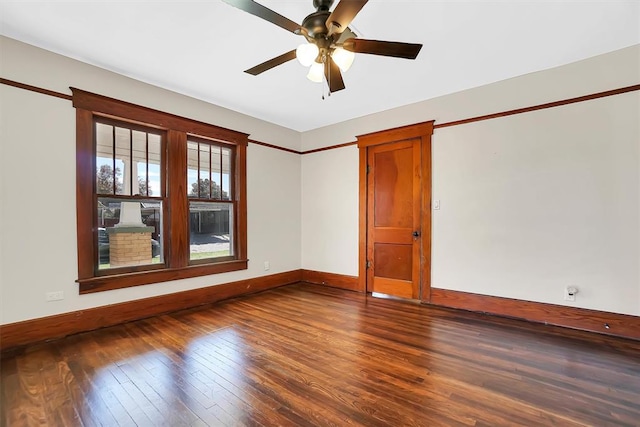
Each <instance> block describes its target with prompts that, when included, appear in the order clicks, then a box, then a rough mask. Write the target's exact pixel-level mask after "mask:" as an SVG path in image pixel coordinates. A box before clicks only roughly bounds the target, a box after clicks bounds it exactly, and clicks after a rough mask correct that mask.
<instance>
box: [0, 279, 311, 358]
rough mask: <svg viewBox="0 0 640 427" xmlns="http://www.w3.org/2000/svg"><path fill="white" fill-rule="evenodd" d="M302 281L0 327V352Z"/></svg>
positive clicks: (232, 286) (249, 282) (221, 288)
mask: <svg viewBox="0 0 640 427" xmlns="http://www.w3.org/2000/svg"><path fill="white" fill-rule="evenodd" d="M301 280H302V271H301V270H294V271H289V272H286V273H279V274H273V275H270V276H262V277H256V278H253V279H246V280H240V281H237V282H231V283H225V284H222V285H215V286H209V287H206V288H200V289H193V290H190V291H183V292H177V293H173V294H167V295H160V296H157V297H152V298H144V299H140V300H135V301H127V302H122V303H118V304H111V305H106V306H102V307H95V308H90V309H87V310H80V311H73V312H70V313H63V314H58V315H54V316H48V317H42V318H39V319H31V320H25V321H22V322H16V323H9V324H6V325H1V326H0V351H6V350H9V349H12V348H15V347H20V346H23V345H27V344H33V343H37V342H40V341H47V340H51V339H56V338H62V337H64V336H67V335H71V334H77V333H79V332H87V331H92V330H94V329H99V328H104V327H106V326H113V325H117V324H120V323H125V322H130V321H132V320H139V319H144V318H147V317H152V316H157V315H160V314H166V313H170V312H173V311H178V310H183V309H186V308H192V307H197V306H199V305H204V304H210V303H213V302H216V301H221V300H224V299H229V298H233V297H237V296H241V295H248V294H252V293H255V292H260V291H264V290H267V289H272V288H276V287H279V286H283V285H288V284H291V283H296V282H299V281H301Z"/></svg>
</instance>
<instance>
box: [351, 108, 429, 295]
mask: <svg viewBox="0 0 640 427" xmlns="http://www.w3.org/2000/svg"><path fill="white" fill-rule="evenodd" d="M433 122H434V121H433V120H432V121H428V122H423V123H417V124H413V125H408V126H403V127H398V128H393V129H388V130H383V131H379V132H373V133H368V134H365V135H359V136H357V139H358V150H359V156H360V164H359V181H360V182H359V224H358V228H359V230H358V233H359V239H358V282H359V283H358V288H359V289H361V290H362V291H365V292H371V289H370V288H371V284H370V283H367V216H368V215H367V209H368V203H367V201H368V200H367V194H368V191H367V190H368V188H367V174H368V165H367V159H368V153H369V147H372V146H376V145H381V144H389V143H393V142H400V141H404V140H407V139H419V140H420V169H421V170H420V173H421V189H422V195H421V203H420V235H421V239H420V242H421V248H420V249H421V251H420V252H421V256H420V260H419V262H420V292H419V295H420V300H421V301H422V302H430V301H431V135H433Z"/></svg>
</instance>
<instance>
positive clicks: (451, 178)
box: [0, 38, 640, 324]
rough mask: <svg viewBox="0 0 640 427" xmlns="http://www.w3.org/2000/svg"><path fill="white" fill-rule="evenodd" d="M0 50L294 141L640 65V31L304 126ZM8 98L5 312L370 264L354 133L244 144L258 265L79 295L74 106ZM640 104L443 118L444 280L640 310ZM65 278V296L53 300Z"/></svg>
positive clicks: (577, 91)
mask: <svg viewBox="0 0 640 427" xmlns="http://www.w3.org/2000/svg"><path fill="white" fill-rule="evenodd" d="M0 55H2V56H1V58H0V59H1V61H0V75H1V76H2V77H4V78H7V79H11V80H16V81H19V82H22V83H26V84H31V85H34V86H39V87H43V88H47V89H51V90H54V91H58V92H62V93H70V91H69V89H68V87H69V86H74V87H78V88H80V89H84V90H88V91H92V92H96V93H100V94H104V95H107V96H110V97H114V98H118V99H122V100H125V101H129V102H134V103H137V104H140V105H144V106H148V107H151V108H156V109H159V110H163V111H168V112H171V113H174V114H178V115H182V116H186V117H190V118H194V119H197V120H202V121H205V122H208V123H212V124H215V125H219V126H224V127H228V128H231V129H235V130H238V131H242V132H246V133H250V134H251V138H253V139H257V140H261V141H264V142H268V143H271V144H276V145H280V146H283V147H287V148H292V149H295V150H300V149H303V150H309V149H313V148H318V147H323V146H329V145H334V144H340V143H344V142H350V141H354V140H355V138H356V135H360V134H364V133H369V132H374V131H378V130H382V129H387V128H391V127H397V126H402V125H406V124H412V123H417V122H422V121H425V120H433V119H435V120H436V121H437V122H438V123H443V122H447V121H451V120H456V119H463V118H467V117H471V116H476V115H481V114H489V113H494V112H498V111H503V110H508V109H513V108H519V107H526V106H530V105H534V104H539V103H543V102H550V101H555V100H558V99H564V98H569V97H573V96H581V95H585V94H590V93H594V92H599V91H604V90H609V89H612V88H617V87H623V86H629V85H632V84H637V83H638V81H639V80H640V60H639V59H640V46H635V47H632V48H628V49H623V50H621V51H617V52H613V53H610V54H607V55H602V56H599V57H595V58H591V59H588V60H585V61H581V62H578V63H575V64H570V65H567V66H563V67H560V68H556V69H551V70H546V71H542V72H539V73H534V74H530V75H527V76H522V77H519V78H515V79H511V80H507V81H504V82H499V83H495V84H492V85H488V86H484V87H481V88H476V89H473V90H469V91H465V92H461V93H457V94H453V95H449V96H445V97H441V98H437V99H433V100H429V101H424V102H421V103H418V104H413V105H409V106H405V107H401V108H398V109H395V110H391V111H387V112H384V113H380V114H376V115H372V116H367V117H362V118H359V119H355V120H350V121H347V122H344V123H340V124H337V125H334V126H331V127H327V128H322V129H317V130H314V131H310V132H306V133H304V134H302V135H300V134H299V133H297V132H294V131H291V130H288V129H285V128H282V127H278V126H275V125H273V124H269V123H266V122H262V121H260V120H257V119H253V118H251V117H248V116H245V115H241V114H238V113H235V112H232V111H229V110H226V109H223V108H220V107H217V106H213V105H210V104H207V103H204V102H201V101H198V100H194V99H191V98H188V97H185V96H182V95H178V94H176V93H173V92H169V91H166V90H162V89H159V88H156V87H153V86H150V85H147V84H143V83H140V82H137V81H134V80H131V79H129V78H127V77H124V76H120V75H117V74H114V73H110V72H107V71H105V70H102V69H99V68H97V67H93V66H89V65H86V64H82V63H80V62H77V61H74V60H71V59H68V58H64V57H62V56H59V55H55V54H52V53H50V52H46V51H43V50H40V49H37V48H34V47H31V46H28V45H24V44H22V43H19V42H16V41H13V40H10V39H6V38H0ZM0 108H1V115H0V203H1V205H0V299H1V300H0V324H6V323H12V322H16V321H20V320H26V319H31V318H37V317H43V316H48V315H53V314H58V313H62V312H69V311H75V310H82V309H85V308H90V307H96V306H101V305H106V304H113V303H118V302H123V301H128V300H135V299H139V298H145V297H150V296H155V295H161V294H167V293H172V292H178V291H183V290H188V289H195V288H199V287H204V286H210V285H215V284H219V283H226V282H231V281H234V280H240V279H244V278H250V277H258V276H261V275H264V274H271V273H278V272H283V271H289V270H294V269H298V268H305V269H311V270H320V271H325V272H331V273H339V274H347V275H357V273H358V268H357V261H358V149H357V148H356V147H355V146H350V147H344V148H340V149H335V150H329V151H323V152H318V153H314V154H309V155H304V156H302V157H300V156H298V155H296V154H291V153H287V152H283V151H280V150H273V149H269V148H265V147H262V146H257V145H250V146H249V150H248V205H249V206H248V208H249V212H248V215H249V217H248V228H249V230H248V231H249V258H250V260H251V261H250V263H249V265H250V268H249V270H247V271H240V272H232V273H226V274H220V275H213V276H207V277H200V278H193V279H187V280H180V281H175V282H167V283H160V284H153V285H145V286H138V287H134V288H128V289H122V290H115V291H108V292H100V293H96V294H90V295H83V296H79V295H78V293H77V284H75V282H74V280H75V279H76V277H77V265H76V236H75V157H74V156H75V118H74V115H75V110H74V109H73V107H72V106H71V103H70V102H69V101H66V100H62V99H57V98H52V97H49V96H46V95H42V94H36V93H33V92H29V91H25V90H21V89H17V88H13V87H9V86H6V85H0ZM639 116H640V101H639V97H638V94H637V92H635V93H633V94H627V95H620V96H615V97H611V98H606V99H602V100H595V101H589V102H586V103H581V104H573V105H570V106H565V107H560V108H555V109H550V110H544V111H539V112H535V113H527V114H524V115H519V116H512V117H507V118H502V119H496V120H493V121H485V122H480V123H475V124H470V125H465V126H456V127H451V128H443V129H439V130H437V131H436V132H435V134H434V138H433V156H434V165H433V172H434V176H433V190H434V196H435V197H437V198H439V199H440V200H441V202H442V209H441V210H440V211H438V212H436V213H434V229H433V277H432V279H433V286H434V287H436V288H447V289H458V290H463V291H469V292H477V293H483V294H489V295H497V296H505V297H513V298H520V299H526V300H532V301H541V302H549V303H558V304H564V302H563V301H562V295H561V290H562V287H563V286H564V285H565V284H572V285H575V286H578V287H580V289H581V292H580V294H579V295H578V300H577V301H576V302H575V303H574V305H575V306H580V307H587V308H594V309H599V310H606V311H612V312H619V313H628V314H634V315H640V272H639V268H640V267H639V265H640V249H639V248H638V246H639V242H640V226H639V222H640V218H639V217H640V213H639V205H640V188H639V187H640V185H639V183H640V167H639V165H638V163H639V162H640V154H639V152H638V151H639V149H638V145H639V141H640V130H639V128H638V126H639V125H638V117H639ZM550 205H551V206H550ZM42 224H46V226H42ZM471 249H473V250H471ZM263 261H270V263H271V270H270V271H269V272H265V271H264V270H263V268H262V263H263ZM54 290H63V291H64V292H65V299H64V300H63V301H59V302H50V303H47V302H45V299H44V294H45V293H46V292H49V291H54Z"/></svg>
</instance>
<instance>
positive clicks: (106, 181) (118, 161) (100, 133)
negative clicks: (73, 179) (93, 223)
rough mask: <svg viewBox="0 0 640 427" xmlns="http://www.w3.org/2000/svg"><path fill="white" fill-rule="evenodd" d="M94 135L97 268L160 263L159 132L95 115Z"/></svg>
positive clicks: (161, 134)
mask: <svg viewBox="0 0 640 427" xmlns="http://www.w3.org/2000/svg"><path fill="white" fill-rule="evenodd" d="M94 135H95V136H94V138H95V150H96V151H95V152H96V156H95V167H96V179H95V192H96V196H97V199H96V208H97V213H96V220H97V230H98V240H97V254H98V259H97V269H98V270H99V271H100V270H105V269H113V268H124V267H132V266H138V265H150V264H163V263H164V251H163V250H162V248H163V244H162V237H163V236H164V234H165V233H164V230H163V229H162V228H163V217H164V215H163V209H162V208H163V206H164V203H163V201H164V195H165V186H164V181H163V178H164V174H163V173H162V169H163V168H162V162H163V160H164V156H163V154H162V153H163V151H164V146H165V143H164V139H165V138H164V132H159V131H158V130H155V129H152V128H144V127H142V126H134V125H131V124H127V123H123V122H117V121H113V120H107V119H104V118H101V117H95V118H94ZM123 213H124V215H123ZM127 214H128V215H127Z"/></svg>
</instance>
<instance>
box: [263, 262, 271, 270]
mask: <svg viewBox="0 0 640 427" xmlns="http://www.w3.org/2000/svg"><path fill="white" fill-rule="evenodd" d="M270 268H271V266H270V265H269V261H265V262H264V271H267V270H268V269H270Z"/></svg>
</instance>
